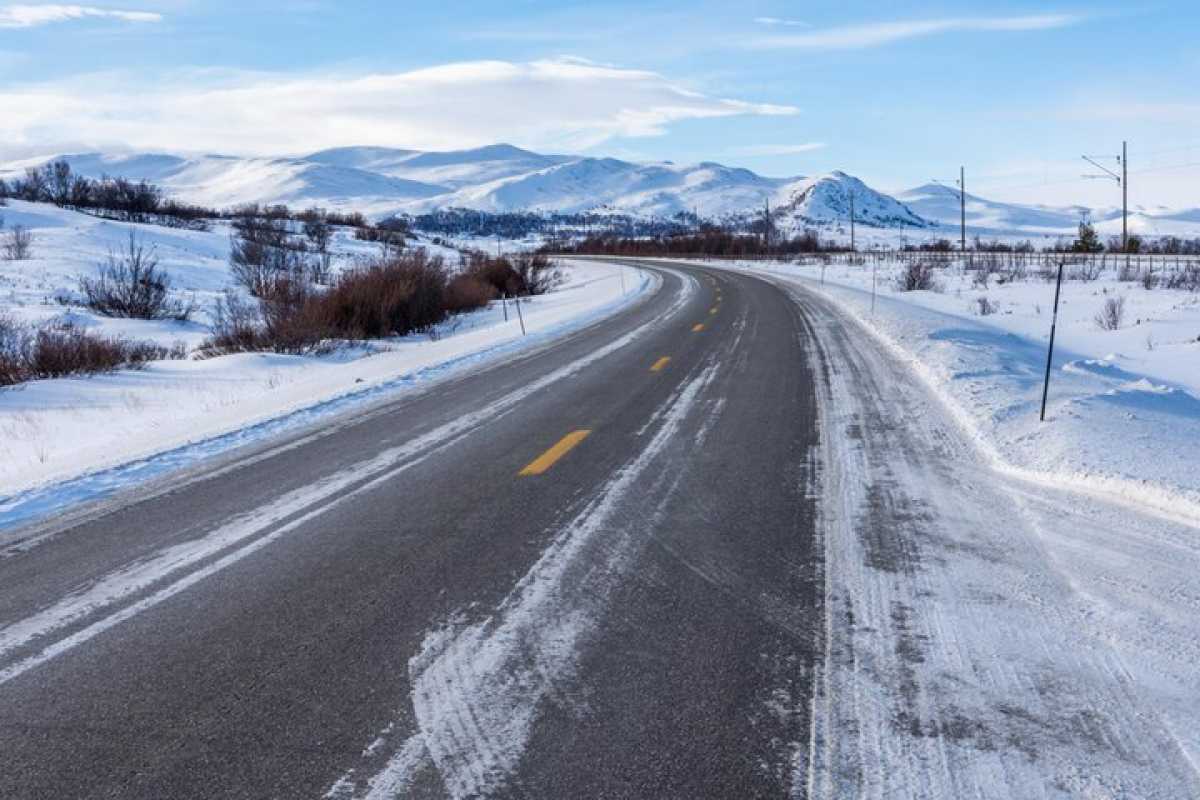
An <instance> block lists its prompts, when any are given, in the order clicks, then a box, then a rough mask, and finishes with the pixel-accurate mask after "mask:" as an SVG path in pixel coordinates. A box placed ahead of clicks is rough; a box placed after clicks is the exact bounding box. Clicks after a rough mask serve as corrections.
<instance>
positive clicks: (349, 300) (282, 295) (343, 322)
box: [203, 250, 486, 355]
mask: <svg viewBox="0 0 1200 800" xmlns="http://www.w3.org/2000/svg"><path fill="white" fill-rule="evenodd" d="M448 284H449V274H448V272H447V270H446V267H445V264H444V263H443V261H442V259H441V258H436V257H435V258H431V257H429V256H428V255H427V254H426V253H425V251H424V250H414V251H412V252H410V253H403V254H399V255H396V256H393V257H392V258H390V259H387V260H384V261H380V262H377V263H374V264H371V265H369V266H366V267H363V268H361V269H357V270H350V271H347V272H343V273H342V274H340V275H339V276H338V277H337V278H336V280H334V282H333V285H332V286H330V287H329V288H328V289H327V290H324V291H321V290H318V289H316V288H314V287H312V286H310V285H309V284H307V283H306V282H304V281H303V280H300V279H297V278H294V277H287V276H283V277H278V278H276V279H275V280H273V281H271V282H270V283H268V284H266V285H265V286H264V287H263V292H262V294H261V296H260V297H259V298H258V303H257V307H255V306H252V305H250V304H249V303H248V302H246V301H243V300H241V299H239V298H238V297H237V296H236V295H234V294H232V293H228V294H226V296H225V297H224V298H222V300H221V301H220V302H219V303H218V305H217V308H216V309H214V323H213V328H212V330H213V335H212V337H211V338H210V339H209V340H208V341H207V342H206V343H205V345H204V348H203V352H204V354H206V355H216V354H219V353H225V352H235V351H239V350H274V351H276V352H280V353H310V352H319V351H321V350H322V349H324V348H326V347H328V346H329V344H330V342H332V341H335V340H339V339H341V340H345V339H373V338H382V337H386V336H403V335H405V334H408V333H412V332H413V331H423V330H428V329H430V328H431V327H432V326H434V325H436V324H437V323H439V322H441V321H442V320H444V319H445V318H446V315H447V313H448V310H449V309H448V308H447V305H448V304H447V299H448V298H447V290H448ZM462 301H463V300H462V297H461V296H460V297H459V298H458V302H462ZM485 302H486V301H485Z"/></svg>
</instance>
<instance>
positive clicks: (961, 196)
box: [958, 167, 967, 257]
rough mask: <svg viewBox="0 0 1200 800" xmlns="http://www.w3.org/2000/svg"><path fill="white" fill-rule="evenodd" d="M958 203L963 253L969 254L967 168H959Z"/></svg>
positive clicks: (964, 254)
mask: <svg viewBox="0 0 1200 800" xmlns="http://www.w3.org/2000/svg"><path fill="white" fill-rule="evenodd" d="M958 202H959V206H960V211H961V214H962V251H963V256H964V257H965V256H966V253H967V168H966V167H959V168H958Z"/></svg>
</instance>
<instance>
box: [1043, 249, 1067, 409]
mask: <svg viewBox="0 0 1200 800" xmlns="http://www.w3.org/2000/svg"><path fill="white" fill-rule="evenodd" d="M1064 263H1066V262H1065V261H1059V262H1058V281H1057V283H1055V285H1054V314H1053V316H1052V317H1051V318H1050V349H1049V351H1048V352H1047V353H1046V381H1045V383H1044V384H1042V418H1041V421H1042V422H1045V421H1046V398H1047V396H1048V395H1049V394H1050V364H1051V363H1052V362H1053V361H1054V331H1055V329H1056V328H1057V327H1058V298H1059V295H1060V294H1061V293H1062V276H1063V264H1064Z"/></svg>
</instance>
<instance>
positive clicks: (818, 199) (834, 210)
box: [780, 171, 931, 228]
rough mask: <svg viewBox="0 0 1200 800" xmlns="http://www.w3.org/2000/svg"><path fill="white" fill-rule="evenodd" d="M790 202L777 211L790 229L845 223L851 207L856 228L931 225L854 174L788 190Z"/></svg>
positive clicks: (820, 179) (823, 178)
mask: <svg viewBox="0 0 1200 800" xmlns="http://www.w3.org/2000/svg"><path fill="white" fill-rule="evenodd" d="M790 188H791V190H792V196H791V200H790V201H789V202H788V203H787V205H786V206H784V207H783V208H782V209H780V212H781V214H782V215H783V216H784V218H785V219H787V220H789V221H790V222H791V227H793V228H804V227H808V226H811V225H818V226H819V225H823V224H828V223H829V222H837V223H847V224H848V222H849V219H850V212H851V204H853V206H854V209H853V210H854V220H855V222H856V223H857V224H859V225H869V226H872V227H876V228H926V227H929V226H930V225H931V222H930V221H929V220H927V219H925V218H923V217H922V216H921V215H920V214H916V213H914V212H913V210H912V209H911V208H909V207H908V206H907V205H905V204H904V203H902V202H900V201H899V200H897V199H896V198H894V197H891V196H889V195H886V194H883V193H882V192H877V191H875V190H874V189H872V188H871V187H869V186H867V185H866V184H865V183H863V182H862V181H861V180H859V179H858V178H856V177H854V176H853V175H847V174H846V173H844V172H840V171H837V172H831V173H829V174H828V175H821V176H819V177H816V178H809V179H807V180H803V181H801V182H799V183H798V184H794V185H793V186H792V187H790Z"/></svg>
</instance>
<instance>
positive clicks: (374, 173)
mask: <svg viewBox="0 0 1200 800" xmlns="http://www.w3.org/2000/svg"><path fill="white" fill-rule="evenodd" d="M61 157H62V158H65V159H66V160H67V161H69V162H70V163H71V166H72V167H73V168H74V169H75V170H76V171H77V172H79V173H82V174H84V175H88V176H91V177H100V176H101V175H105V174H108V175H115V176H116V175H119V176H122V177H126V178H133V179H146V180H149V181H152V182H153V183H156V184H159V185H160V186H162V187H163V188H164V189H166V190H167V192H168V193H170V194H171V195H172V196H174V197H175V198H177V199H179V200H183V201H186V202H190V203H197V204H200V205H205V206H210V207H218V208H226V207H230V206H234V205H238V204H241V203H248V202H252V203H262V204H265V203H286V204H288V205H290V206H295V207H300V208H303V207H306V206H313V205H318V206H324V207H327V208H332V209H341V210H352V211H361V212H363V213H364V214H366V215H368V216H370V217H373V218H383V217H388V216H392V215H395V214H408V215H420V214H429V213H431V212H438V211H444V210H446V209H469V210H474V211H480V212H486V213H489V214H505V213H510V212H521V213H539V214H557V215H564V214H565V215H579V214H584V215H601V216H605V215H607V216H611V217H613V218H617V217H622V218H636V219H641V220H646V221H651V222H653V221H656V220H674V219H677V218H680V215H684V216H685V217H687V218H694V217H695V216H697V215H698V216H699V217H701V218H703V219H706V220H715V221H727V222H733V223H736V224H738V225H741V226H746V225H748V224H751V223H752V222H753V221H754V219H755V218H756V217H759V218H760V215H761V214H762V211H763V209H764V207H765V206H766V205H768V204H769V205H770V207H771V209H772V216H773V218H774V220H775V224H776V225H777V227H779V228H780V229H781V230H783V231H784V232H788V233H795V232H799V231H801V230H804V229H806V228H815V229H821V230H824V231H825V232H826V234H827V235H829V236H835V237H843V236H845V235H847V232H848V229H849V220H850V197H851V196H852V195H853V197H854V203H855V220H856V222H857V224H858V226H859V227H860V228H862V229H863V230H862V234H863V235H864V236H865V237H866V238H865V239H864V241H866V240H867V239H871V240H873V241H881V242H890V241H897V240H898V238H900V237H909V236H913V237H918V238H929V237H931V236H938V237H945V238H950V239H954V238H957V233H958V225H959V198H958V192H957V190H955V189H954V188H953V187H948V186H942V185H940V184H926V185H923V186H918V187H916V188H914V189H910V190H908V191H905V192H901V193H899V194H897V195H895V196H892V195H889V194H886V193H884V192H881V191H878V190H876V189H873V188H872V187H870V186H868V185H867V184H866V183H864V182H863V181H862V180H860V179H859V178H857V177H854V176H853V175H848V174H846V173H845V172H840V171H834V172H830V173H827V174H824V175H818V176H812V177H800V176H796V177H787V178H770V177H765V176H762V175H758V174H757V173H754V172H752V171H750V170H748V169H741V168H738V167H728V166H725V165H722V164H717V163H714V162H702V163H699V164H682V165H681V164H674V163H671V162H656V163H635V162H631V161H623V160H621V159H616V158H597V157H592V156H572V155H546V154H541V153H534V152H531V151H529V150H522V149H521V148H519V147H513V146H512V145H507V144H497V145H490V146H488V147H479V148H474V149H470V150H455V151H449V152H426V151H420V150H404V149H396V148H387V147H342V148H336V149H332V150H322V151H320V152H316V153H312V154H309V155H307V156H299V157H293V158H243V157H235V156H223V155H201V156H183V155H172V154H152V153H141V154H127V155H117V154H107V153H82V154H73V155H65V156H61ZM50 158H51V157H49V156H48V157H44V158H37V159H28V160H25V161H19V162H11V163H8V164H0V177H12V176H17V175H20V174H22V173H23V172H24V170H25V168H26V167H30V166H38V165H40V164H43V163H45V162H46V161H48V160H50ZM1085 217H1087V218H1090V219H1091V220H1092V221H1093V222H1095V223H1096V226H1097V228H1098V229H1099V230H1100V232H1101V234H1102V235H1104V236H1111V235H1115V234H1119V233H1120V229H1121V220H1120V211H1119V209H1118V210H1113V209H1111V208H1108V209H1102V210H1094V209H1088V208H1084V207H1082V206H1073V207H1067V208H1050V207H1045V206H1038V205H1022V204H1018V203H1002V202H996V201H992V200H987V199H985V198H982V197H980V196H978V195H974V194H968V196H967V226H968V235H970V236H976V235H978V236H982V237H984V238H988V237H1006V238H1013V237H1017V238H1030V239H1046V238H1052V237H1059V236H1068V235H1071V234H1072V233H1073V231H1074V230H1075V228H1076V226H1077V225H1078V224H1079V221H1080V220H1081V219H1083V218H1085ZM872 229H873V231H874V233H872V232H871V230H872ZM1130 230H1131V231H1133V232H1135V233H1142V234H1145V235H1150V236H1160V235H1175V236H1187V237H1191V236H1197V235H1200V209H1191V210H1179V211H1173V210H1169V209H1137V210H1136V211H1134V212H1132V213H1131V215H1130Z"/></svg>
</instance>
